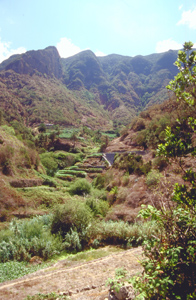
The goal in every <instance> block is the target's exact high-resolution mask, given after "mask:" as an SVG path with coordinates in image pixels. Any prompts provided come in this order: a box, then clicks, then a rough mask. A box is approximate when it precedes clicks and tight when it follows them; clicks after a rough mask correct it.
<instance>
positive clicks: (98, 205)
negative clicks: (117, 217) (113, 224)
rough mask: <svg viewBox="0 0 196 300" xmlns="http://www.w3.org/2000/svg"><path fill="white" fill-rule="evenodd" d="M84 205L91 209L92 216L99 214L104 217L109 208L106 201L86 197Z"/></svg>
mask: <svg viewBox="0 0 196 300" xmlns="http://www.w3.org/2000/svg"><path fill="white" fill-rule="evenodd" d="M86 205H87V206H88V207H89V208H90V209H91V211H92V213H93V214H94V216H97V215H101V216H102V217H105V216H106V214H107V212H108V210H109V203H108V202H107V201H103V200H99V199H95V198H87V200H86Z"/></svg>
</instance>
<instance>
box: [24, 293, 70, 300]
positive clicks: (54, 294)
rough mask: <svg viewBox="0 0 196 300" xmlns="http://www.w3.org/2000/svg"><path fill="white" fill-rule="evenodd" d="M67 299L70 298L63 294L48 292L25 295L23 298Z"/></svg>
mask: <svg viewBox="0 0 196 300" xmlns="http://www.w3.org/2000/svg"><path fill="white" fill-rule="evenodd" d="M57 299H61V300H69V299H70V298H69V297H67V296H64V295H58V294H56V293H50V294H40V293H39V294H36V295H34V296H27V298H25V299H24V300H57Z"/></svg>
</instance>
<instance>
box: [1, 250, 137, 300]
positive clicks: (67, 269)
mask: <svg viewBox="0 0 196 300" xmlns="http://www.w3.org/2000/svg"><path fill="white" fill-rule="evenodd" d="M141 256H142V249H141V247H139V248H133V249H130V250H126V251H120V252H118V253H114V254H111V255H108V256H106V257H103V258H99V259H96V260H93V261H90V262H85V263H84V262H74V263H73V262H71V263H70V262H69V261H68V260H62V261H59V262H57V263H55V264H54V265H52V266H51V267H49V268H47V269H44V270H41V271H38V272H35V273H33V274H30V275H28V276H25V277H23V278H20V279H17V280H13V281H9V282H4V283H1V284H0V300H8V299H9V300H10V299H11V300H22V299H24V298H25V297H27V295H34V294H37V293H42V294H48V293H51V292H55V293H58V294H60V293H63V294H67V295H69V297H70V299H71V300H104V299H106V298H107V297H108V289H109V288H108V287H107V286H106V285H105V284H106V281H107V280H108V278H114V277H115V270H116V269H118V268H124V269H126V270H127V271H128V272H129V274H130V276H132V275H135V274H137V273H138V272H141V270H142V268H141V266H140V264H139V260H140V259H141Z"/></svg>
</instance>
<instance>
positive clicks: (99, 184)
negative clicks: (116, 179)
mask: <svg viewBox="0 0 196 300" xmlns="http://www.w3.org/2000/svg"><path fill="white" fill-rule="evenodd" d="M93 185H94V186H95V187H96V188H98V189H103V188H104V186H105V176H104V175H103V174H99V175H97V177H96V178H95V180H94V181H93Z"/></svg>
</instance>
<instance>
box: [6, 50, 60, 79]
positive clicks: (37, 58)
mask: <svg viewBox="0 0 196 300" xmlns="http://www.w3.org/2000/svg"><path fill="white" fill-rule="evenodd" d="M5 69H6V70H10V69H11V70H13V71H15V72H16V73H19V74H30V75H33V74H39V73H41V74H42V75H44V74H45V75H47V76H49V77H52V76H55V77H56V78H58V79H59V78H61V76H62V68H61V63H60V56H59V53H58V51H57V49H56V48H55V47H47V48H46V49H44V50H37V51H34V50H33V51H27V52H26V53H24V54H22V55H20V56H15V59H13V60H12V61H11V62H10V63H8V64H7V65H6V67H5Z"/></svg>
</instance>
